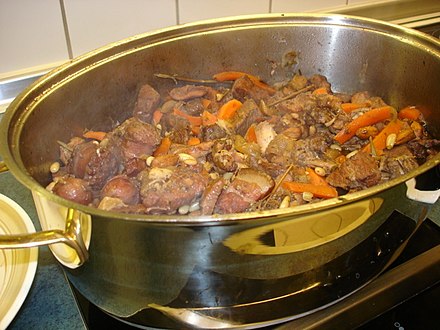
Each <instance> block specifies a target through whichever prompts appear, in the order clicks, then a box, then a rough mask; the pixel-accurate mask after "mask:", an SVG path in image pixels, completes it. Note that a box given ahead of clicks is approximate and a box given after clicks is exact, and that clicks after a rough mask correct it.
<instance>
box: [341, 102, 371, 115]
mask: <svg viewBox="0 0 440 330" xmlns="http://www.w3.org/2000/svg"><path fill="white" fill-rule="evenodd" d="M367 106H368V105H367V104H366V103H342V104H341V109H342V111H344V112H345V113H350V112H352V111H354V110H357V109H360V108H365V107H367Z"/></svg>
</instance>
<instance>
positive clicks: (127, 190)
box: [101, 175, 139, 204]
mask: <svg viewBox="0 0 440 330" xmlns="http://www.w3.org/2000/svg"><path fill="white" fill-rule="evenodd" d="M101 197H102V198H103V197H114V198H119V199H120V200H121V201H122V202H123V203H125V204H137V203H138V202H139V188H138V187H137V186H136V184H135V183H134V182H133V181H132V180H130V179H129V178H128V177H126V176H123V175H120V176H115V177H113V178H111V179H110V180H109V181H108V182H107V183H106V184H105V186H104V187H103V188H102V192H101Z"/></svg>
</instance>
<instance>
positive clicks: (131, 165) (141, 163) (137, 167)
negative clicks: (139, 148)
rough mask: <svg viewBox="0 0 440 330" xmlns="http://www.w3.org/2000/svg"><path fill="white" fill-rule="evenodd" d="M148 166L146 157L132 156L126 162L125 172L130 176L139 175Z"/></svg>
mask: <svg viewBox="0 0 440 330" xmlns="http://www.w3.org/2000/svg"><path fill="white" fill-rule="evenodd" d="M145 167H147V164H146V163H145V160H144V159H141V158H131V159H129V160H127V161H126V162H125V174H127V175H128V176H130V177H134V176H136V175H138V174H139V173H140V172H141V171H143V170H144V169H145Z"/></svg>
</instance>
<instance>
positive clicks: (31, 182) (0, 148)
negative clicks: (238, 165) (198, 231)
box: [0, 13, 440, 226]
mask: <svg viewBox="0 0 440 330" xmlns="http://www.w3.org/2000/svg"><path fill="white" fill-rule="evenodd" d="M283 24H285V25H292V26H294V25H297V26H299V25H324V26H340V27H345V28H357V29H362V30H370V31H373V32H376V33H382V34H386V35H387V36H389V37H394V38H398V39H399V40H400V41H401V42H406V43H411V44H413V45H414V46H415V47H419V48H422V49H423V50H424V51H425V52H428V53H430V54H431V55H433V56H436V57H438V58H439V60H440V41H439V40H437V39H436V38H434V37H432V36H429V35H427V34H424V33H422V32H419V31H416V30H412V29H409V28H406V27H402V26H398V25H395V24H392V23H388V22H383V21H379V20H375V19H370V18H363V17H357V16H350V15H340V14H299V13H288V14H284V13H280V14H261V15H242V16H233V17H224V18H216V19H209V20H203V21H197V22H192V23H186V24H182V25H179V26H172V27H168V28H163V29H158V30H155V31H151V32H146V33H141V34H138V35H135V36H132V37H129V38H125V39H122V40H120V41H117V42H113V43H110V44H108V45H105V46H103V47H100V48H98V49H96V50H93V51H90V52H88V53H85V54H83V55H80V56H78V57H76V58H74V59H73V60H70V61H69V62H67V63H65V64H63V65H61V66H59V67H57V68H55V69H53V70H52V71H50V72H48V73H47V74H45V75H44V76H42V77H41V78H39V79H38V80H37V81H35V82H34V83H32V84H31V85H30V86H28V87H27V88H26V89H25V90H24V91H22V92H21V93H20V94H19V95H18V96H17V97H16V98H15V99H14V100H13V102H12V103H11V104H10V105H9V107H8V109H7V110H6V112H5V114H4V115H3V118H2V120H1V122H0V141H1V143H0V154H1V155H2V157H3V160H4V162H5V164H6V166H7V167H8V169H9V170H10V171H11V173H12V174H13V175H14V176H15V178H16V179H17V180H18V181H19V182H21V183H22V184H23V185H24V186H26V187H27V188H28V189H30V190H31V191H33V192H36V193H38V194H40V195H42V196H44V197H45V198H47V199H48V200H51V201H53V202H54V203H57V204H60V205H63V206H65V207H68V208H73V209H77V210H80V211H82V212H84V213H87V214H91V215H96V216H100V217H103V218H111V219H119V220H130V221H142V222H148V223H152V224H154V223H157V224H174V225H176V224H180V225H185V226H186V225H207V224H211V225H215V224H225V223H228V224H229V223H237V222H239V221H245V220H249V221H250V220H252V221H256V220H266V219H273V220H277V219H281V218H285V217H289V218H291V217H295V216H298V215H302V214H308V213H313V212H318V211H321V210H324V209H328V208H332V207H336V206H339V205H344V204H347V203H351V202H354V201H358V200H360V199H363V198H368V197H370V196H373V195H375V194H377V193H380V192H381V191H384V190H387V189H390V188H392V187H395V186H397V185H399V184H402V183H404V182H405V181H407V180H409V179H411V178H413V177H415V176H417V175H419V174H422V173H423V172H425V171H427V170H429V169H430V168H432V167H434V166H436V165H438V164H439V163H440V154H438V155H436V156H435V157H433V158H431V159H430V160H428V161H427V162H425V163H424V164H422V165H421V166H419V167H418V168H417V169H416V170H414V171H411V172H410V173H408V174H406V175H403V176H400V177H398V178H396V179H393V180H391V181H388V182H385V183H382V184H380V185H376V186H374V187H371V188H368V189H365V190H362V191H358V192H355V193H350V194H347V195H343V196H339V197H337V198H332V199H329V200H325V201H320V202H317V203H313V204H306V205H301V206H295V207H291V208H287V209H278V210H266V211H253V212H246V213H233V214H227V215H210V216H188V215H140V214H125V213H116V212H110V211H104V210H100V209H97V208H94V207H90V206H84V205H81V204H76V203H73V202H71V201H68V200H65V199H63V198H61V197H59V196H57V195H55V194H53V193H51V192H49V191H47V190H46V189H45V188H44V187H43V186H41V185H40V184H39V183H38V182H37V181H36V180H35V179H34V178H33V177H32V176H31V175H30V174H29V173H28V172H27V170H26V168H25V166H24V164H23V162H22V161H21V157H20V152H19V151H18V150H17V149H19V148H16V147H15V146H16V145H18V143H15V144H14V143H13V142H12V143H11V141H10V138H9V131H10V130H17V128H11V127H10V126H11V125H10V124H11V122H12V121H13V119H14V118H15V117H16V116H17V114H18V116H19V117H20V118H21V120H17V122H19V123H23V122H24V121H25V119H26V117H27V115H29V114H30V113H31V112H32V109H33V108H34V107H36V106H37V104H38V101H39V100H40V99H42V98H44V97H46V96H47V95H48V94H50V90H51V89H54V88H56V86H57V85H60V84H64V83H66V82H68V81H69V80H71V79H74V78H75V76H77V75H80V74H82V73H83V72H84V70H86V69H87V68H90V67H93V66H97V65H102V64H104V63H106V62H108V61H111V60H112V59H114V58H116V57H120V56H123V55H126V54H127V53H130V52H135V51H137V50H139V49H141V48H144V47H151V46H152V45H154V44H156V43H161V42H170V41H172V40H173V39H178V38H182V37H185V38H187V37H190V36H191V35H196V34H199V33H209V32H218V31H220V30H229V29H243V28H256V27H260V26H261V27H268V26H278V25H283ZM23 107H25V110H24V111H22V113H19V109H20V108H23ZM21 125H22V124H21ZM18 131H20V129H18ZM15 135H19V134H15ZM15 135H11V136H14V137H15V138H16V139H17V140H16V141H14V142H18V141H19V137H17V136H15Z"/></svg>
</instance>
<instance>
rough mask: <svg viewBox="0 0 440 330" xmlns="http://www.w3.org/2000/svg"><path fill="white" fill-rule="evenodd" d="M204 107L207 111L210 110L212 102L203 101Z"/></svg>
mask: <svg viewBox="0 0 440 330" xmlns="http://www.w3.org/2000/svg"><path fill="white" fill-rule="evenodd" d="M202 105H203V107H204V108H205V109H208V107H209V106H210V105H211V100H208V99H202Z"/></svg>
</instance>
